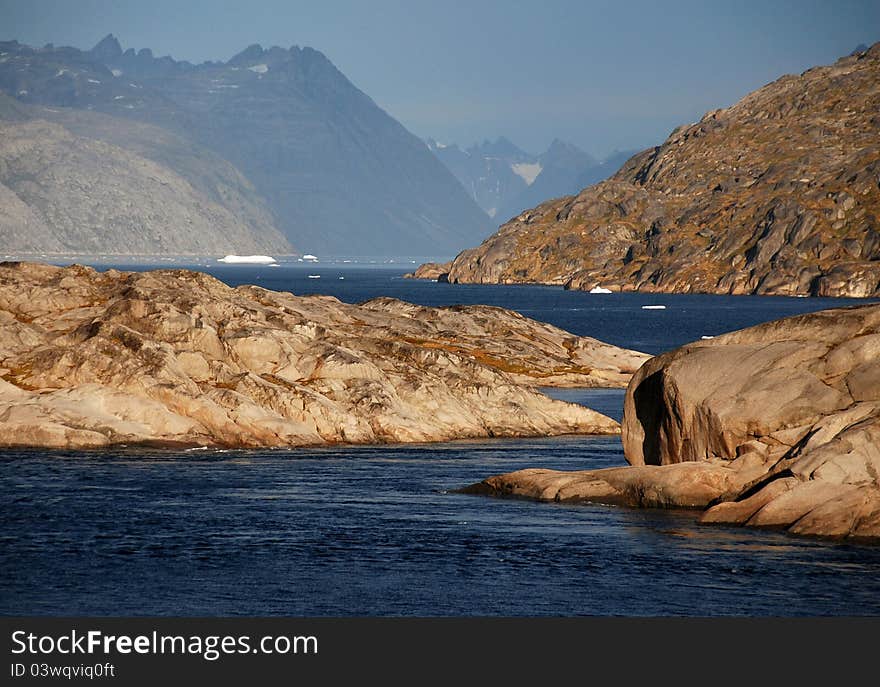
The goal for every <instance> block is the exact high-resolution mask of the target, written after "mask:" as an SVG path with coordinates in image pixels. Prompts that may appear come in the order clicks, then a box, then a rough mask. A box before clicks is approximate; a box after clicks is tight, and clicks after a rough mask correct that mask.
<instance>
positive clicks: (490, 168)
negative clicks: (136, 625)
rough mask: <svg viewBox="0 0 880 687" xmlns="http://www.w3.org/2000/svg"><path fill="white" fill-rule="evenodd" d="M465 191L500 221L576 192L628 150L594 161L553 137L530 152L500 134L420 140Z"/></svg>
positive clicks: (606, 173)
mask: <svg viewBox="0 0 880 687" xmlns="http://www.w3.org/2000/svg"><path fill="white" fill-rule="evenodd" d="M425 143H426V144H427V146H428V149H429V150H430V151H431V152H432V153H434V155H436V156H437V157H438V158H439V159H440V161H441V162H443V164H445V165H446V166H447V167H448V168H449V171H451V172H452V173H453V174H454V175H455V178H456V179H458V180H459V182H461V185H462V186H464V188H465V190H466V191H467V192H468V194H469V195H470V196H471V197H472V198H473V199H474V201H476V203H477V205H479V206H480V207H481V208H482V209H483V211H484V212H485V213H486V214H487V215H489V217H491V218H492V219H495V220H502V221H506V220H507V219H509V218H511V217H515V216H516V215H518V214H519V213H520V212H522V211H523V210H525V209H526V208H529V207H532V206H534V205H536V204H538V203H541V202H543V201H545V200H547V199H549V198H558V197H560V196H566V195H570V194H572V193H576V192H577V191H579V190H580V189H582V188H583V187H584V186H588V185H590V184H595V183H597V182H599V181H602V180H603V179H606V178H607V177H609V176H611V175H612V174H614V172H616V171H617V170H618V169H619V168H620V165H621V164H623V163H624V162H625V161H626V160H627V159H628V158H629V157H630V155H632V153H633V151H626V152H615V153H613V154H611V155H610V156H609V157H608V158H606V159H605V160H603V161H601V162H599V161H597V160H596V159H595V158H594V157H592V156H591V155H590V154H588V153H585V152H584V151H583V150H581V149H580V148H578V147H577V146H575V145H572V144H571V143H565V142H564V141H560V140H559V139H554V141H553V142H552V143H551V144H550V146H549V147H548V148H547V150H546V151H544V152H543V153H541V154H540V155H532V154H531V153H527V152H525V151H524V150H522V149H521V148H519V147H517V146H516V145H515V144H513V143H512V142H511V141H510V140H508V139H507V138H505V137H504V136H501V137H499V138H497V139H496V140H495V141H489V140H488V139H487V140H484V141H483V142H482V143H475V144H474V145H472V146H471V147H469V148H466V149H462V148H460V147H459V146H458V145H457V144H455V143H452V144H443V143H438V142H437V141H435V140H434V139H432V138H429V139H426V141H425Z"/></svg>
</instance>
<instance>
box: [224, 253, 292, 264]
mask: <svg viewBox="0 0 880 687" xmlns="http://www.w3.org/2000/svg"><path fill="white" fill-rule="evenodd" d="M217 262H225V263H227V264H229V265H269V264H271V263H273V262H278V261H277V260H276V259H275V258H273V257H272V256H271V255H227V256H226V257H223V258H217Z"/></svg>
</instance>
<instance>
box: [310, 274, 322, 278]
mask: <svg viewBox="0 0 880 687" xmlns="http://www.w3.org/2000/svg"><path fill="white" fill-rule="evenodd" d="M320 278H321V275H320V274H310V275H309V279H320Z"/></svg>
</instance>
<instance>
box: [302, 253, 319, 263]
mask: <svg viewBox="0 0 880 687" xmlns="http://www.w3.org/2000/svg"><path fill="white" fill-rule="evenodd" d="M302 259H303V260H309V261H310V262H318V256H317V255H312V254H311V253H306V254H305V255H303V256H302Z"/></svg>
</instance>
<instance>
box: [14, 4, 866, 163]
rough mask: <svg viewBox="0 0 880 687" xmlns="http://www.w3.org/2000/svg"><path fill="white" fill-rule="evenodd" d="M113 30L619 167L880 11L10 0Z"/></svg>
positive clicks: (410, 117) (413, 115)
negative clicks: (628, 156)
mask: <svg viewBox="0 0 880 687" xmlns="http://www.w3.org/2000/svg"><path fill="white" fill-rule="evenodd" d="M111 32H112V33H114V34H115V35H116V36H117V37H118V38H119V40H120V41H121V43H122V44H123V47H126V48H127V47H133V48H138V49H139V48H144V47H149V48H152V49H153V52H154V53H155V54H156V55H166V54H169V55H171V56H172V57H174V58H176V59H186V60H190V61H193V62H201V61H204V60H208V59H211V60H215V59H223V60H225V59H228V58H229V57H231V56H232V55H234V54H235V53H237V52H239V51H240V50H241V49H242V48H244V47H246V46H247V45H249V44H251V43H260V44H262V45H263V46H264V47H268V46H270V45H281V46H284V47H289V46H290V45H300V46H305V45H308V46H312V47H314V48H316V49H318V50H321V51H322V52H324V53H325V54H326V55H327V56H328V57H329V58H330V59H331V60H332V61H333V62H334V63H335V64H336V65H337V66H338V67H339V69H340V70H342V72H343V73H344V74H346V75H347V76H348V77H349V78H350V79H351V80H352V81H353V82H354V83H355V85H357V86H358V87H359V88H361V89H362V90H363V91H365V92H366V93H367V94H368V95H370V96H371V97H372V98H373V99H374V100H375V101H376V102H377V103H378V104H379V105H380V106H382V107H383V108H385V109H386V110H387V111H388V112H390V113H391V114H392V115H393V116H394V117H396V118H397V119H399V120H400V121H401V122H402V123H403V124H404V125H405V126H407V127H408V128H409V129H410V130H411V131H412V132H413V133H415V134H417V135H419V136H422V137H425V136H433V137H434V138H437V139H438V140H440V141H443V142H450V141H455V142H458V143H461V144H470V143H472V142H473V141H474V140H476V139H481V138H485V137H493V138H494V137H496V136H498V135H502V134H503V135H506V136H508V137H509V138H510V139H511V140H513V141H514V142H515V143H517V144H519V145H520V146H522V147H524V148H525V149H527V150H531V151H533V152H540V151H541V150H542V149H543V148H545V147H546V146H547V144H548V143H549V142H550V141H551V140H552V139H553V138H554V137H559V138H562V139H565V140H568V141H571V142H573V143H576V144H578V145H580V146H582V147H583V148H584V149H585V150H587V151H589V152H591V153H594V154H599V155H604V154H606V153H608V152H610V151H611V150H613V149H615V148H636V147H644V146H648V145H651V144H654V143H657V142H659V141H662V140H663V139H664V138H665V137H666V135H667V134H668V133H669V132H670V131H671V130H672V129H673V128H674V127H675V126H677V125H679V124H682V123H684V122H688V121H693V120H695V119H698V118H699V117H700V116H701V115H702V114H703V113H704V112H705V111H706V110H709V109H713V108H715V107H722V106H726V105H729V104H731V103H733V102H734V101H736V100H737V99H738V98H740V97H741V96H743V95H744V94H746V93H747V92H749V91H751V90H753V89H755V88H757V87H760V86H762V85H764V84H765V83H767V82H769V81H772V80H774V79H775V78H777V77H778V76H780V75H782V74H784V73H792V72H801V71H803V70H804V69H807V68H809V67H811V66H814V65H817V64H824V63H828V62H832V61H834V60H835V59H836V58H837V57H839V56H840V55H842V54H845V53H848V52H850V51H851V50H852V49H853V48H855V47H856V45H858V44H859V43H866V44H871V43H873V42H875V41H877V40H880V2H878V1H877V0H862V1H855V0H833V1H831V0H826V1H824V2H823V1H819V0H802V1H800V2H797V1H782V0H778V1H774V0H764V1H757V0H743V1H736V0H727V1H726V2H716V1H714V0H703V1H680V2H675V1H674V0H668V1H667V2H659V1H657V2H642V1H637V0H631V1H629V2H623V1H621V0H618V1H617V2H605V1H589V0H580V1H569V0H543V1H540V2H539V1H519V2H517V1H515V0H508V1H507V2H503V1H501V0H483V1H481V0H469V1H467V2H459V1H457V0H446V1H445V2H423V1H420V0H409V1H404V0H399V1H394V0H370V1H363V2H356V1H354V0H322V1H321V2H297V1H292V0H262V1H261V0H251V1H250V2H248V1H246V0H238V1H237V2H207V1H204V0H141V1H139V2H125V1H120V0H117V1H115V2H113V1H110V0H0V40H4V39H12V38H16V39H18V40H19V41H21V42H24V43H28V44H31V45H43V44H45V43H48V42H52V43H55V44H56V45H73V46H76V47H80V48H90V47H91V46H92V45H93V44H94V43H96V42H97V41H98V40H99V39H100V38H102V37H103V36H104V35H106V34H107V33H111Z"/></svg>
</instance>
